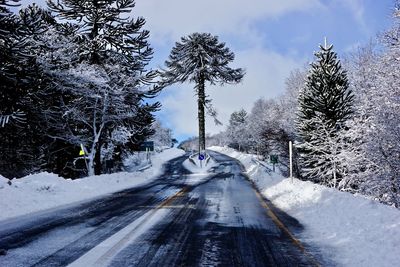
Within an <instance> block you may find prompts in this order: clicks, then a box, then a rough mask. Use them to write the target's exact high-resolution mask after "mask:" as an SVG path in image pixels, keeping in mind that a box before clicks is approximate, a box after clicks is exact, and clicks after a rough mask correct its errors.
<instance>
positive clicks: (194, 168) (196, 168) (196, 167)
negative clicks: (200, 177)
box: [183, 158, 217, 174]
mask: <svg viewBox="0 0 400 267" xmlns="http://www.w3.org/2000/svg"><path fill="white" fill-rule="evenodd" d="M194 160H197V159H194ZM197 161H199V160H197ZM201 164H202V167H200V163H197V164H194V163H193V162H191V161H190V160H189V159H187V160H185V161H184V162H183V167H185V168H186V169H187V170H188V171H190V172H191V173H202V174H206V173H208V172H209V170H210V169H211V168H213V167H215V166H216V165H217V164H216V163H215V161H214V160H213V159H212V158H211V159H210V160H209V161H208V163H207V164H205V161H204V160H203V162H202V163H201Z"/></svg>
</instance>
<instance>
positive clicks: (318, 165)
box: [297, 44, 354, 186]
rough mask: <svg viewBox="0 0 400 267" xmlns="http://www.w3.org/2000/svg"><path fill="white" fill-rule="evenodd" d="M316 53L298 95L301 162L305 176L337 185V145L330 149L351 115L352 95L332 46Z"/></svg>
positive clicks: (338, 175) (324, 47) (322, 48)
mask: <svg viewBox="0 0 400 267" xmlns="http://www.w3.org/2000/svg"><path fill="white" fill-rule="evenodd" d="M315 56H316V61H315V62H313V63H311V69H310V71H309V75H308V76H307V79H306V84H305V87H304V88H303V89H302V90H301V92H300V95H299V112H298V118H297V129H298V134H299V136H300V138H301V141H300V143H299V145H298V148H299V150H300V162H301V165H302V173H303V176H304V177H305V178H306V179H310V180H314V181H315V182H320V183H323V184H326V185H332V186H336V185H337V184H338V181H339V180H340V171H339V167H338V166H337V164H336V161H335V160H334V159H336V158H337V154H338V153H340V148H337V149H332V140H336V135H337V133H338V131H339V130H340V129H341V128H342V127H343V124H344V122H345V121H346V120H347V119H348V118H349V117H350V116H351V114H352V112H353V110H352V106H353V99H354V96H353V93H352V92H351V90H349V88H348V87H349V84H348V80H347V74H346V71H345V70H343V69H342V66H341V64H340V61H339V60H338V59H337V54H336V53H335V52H334V51H333V46H332V45H330V46H327V45H326V44H325V46H320V51H318V52H317V53H315ZM327 176H328V177H329V178H328V177H327ZM332 181H333V183H332Z"/></svg>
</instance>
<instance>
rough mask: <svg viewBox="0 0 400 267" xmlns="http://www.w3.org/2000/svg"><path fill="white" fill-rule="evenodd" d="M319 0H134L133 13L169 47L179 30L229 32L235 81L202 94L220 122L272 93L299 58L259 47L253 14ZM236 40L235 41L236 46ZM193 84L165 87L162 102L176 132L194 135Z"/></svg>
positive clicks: (302, 7) (278, 12)
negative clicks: (241, 71)
mask: <svg viewBox="0 0 400 267" xmlns="http://www.w3.org/2000/svg"><path fill="white" fill-rule="evenodd" d="M321 7H322V5H321V4H320V2H319V1H318V0H280V1H276V0H251V1H248V2H246V3H244V2H243V1H238V0H217V1H215V0H203V1H188V0H170V1H161V0H137V1H136V8H135V9H134V14H139V15H140V16H143V17H145V18H146V21H147V23H146V28H147V29H149V30H150V33H151V41H152V43H155V45H156V47H157V46H158V47H161V46H162V47H168V44H170V47H169V49H171V48H172V46H173V45H174V42H175V41H178V40H179V39H180V37H181V36H184V35H188V34H190V33H192V32H211V33H213V34H215V35H219V36H223V37H224V38H225V37H229V39H228V40H222V39H221V40H220V41H226V42H227V46H228V47H229V48H230V49H231V50H232V51H234V52H235V54H236V60H235V63H234V65H235V66H236V67H243V68H245V69H246V73H247V74H246V76H245V78H244V80H243V82H242V83H241V84H239V85H234V86H232V85H226V86H223V87H219V86H212V87H211V86H208V87H207V88H206V90H207V94H209V95H210V96H211V98H212V99H213V103H214V105H215V107H216V108H217V110H218V112H219V118H220V120H221V121H222V122H223V123H225V124H226V123H227V122H228V121H229V116H230V114H231V113H232V112H233V111H235V110H238V109H240V108H242V107H243V108H245V109H247V110H250V109H251V107H252V105H253V102H254V101H255V100H256V99H258V98H260V97H274V96H276V95H278V94H279V93H281V92H282V91H283V89H284V81H285V78H286V77H287V76H288V75H289V73H290V71H291V70H292V69H293V68H295V67H297V66H299V65H301V64H302V63H303V62H302V61H300V62H296V60H295V59H293V58H290V57H289V56H284V55H280V54H278V53H276V52H273V51H270V50H268V49H266V48H263V47H262V43H263V38H264V36H263V33H262V32H259V31H258V30H257V29H256V28H255V27H254V25H255V24H257V21H258V20H262V19H266V18H277V17H279V16H282V15H286V14H288V13H290V12H293V11H308V10H313V9H316V8H321ZM235 43H240V47H235V45H234V44H235ZM193 86H194V85H193V84H184V85H180V86H174V87H171V88H167V89H165V90H166V92H165V93H164V94H163V97H162V99H161V102H162V104H163V108H162V117H163V118H166V119H167V120H168V121H169V124H170V125H173V130H174V132H175V134H177V135H181V134H186V135H197V129H198V127H197V101H196V97H195V96H194V91H193ZM206 124H207V126H206V129H207V130H206V131H207V132H208V133H217V132H219V131H221V130H223V129H224V127H225V126H222V127H221V126H215V125H214V123H213V121H212V120H211V119H208V120H207V121H206Z"/></svg>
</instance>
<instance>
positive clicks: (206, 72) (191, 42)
mask: <svg viewBox="0 0 400 267" xmlns="http://www.w3.org/2000/svg"><path fill="white" fill-rule="evenodd" d="M234 59H235V55H234V53H233V52H231V51H230V50H229V48H227V47H226V46H225V43H220V42H219V40H218V37H217V36H213V35H211V34H209V33H193V34H191V35H189V36H187V37H182V38H181V42H177V43H176V44H175V47H173V48H172V51H171V54H170V56H169V59H168V60H167V61H166V62H165V65H166V67H167V68H166V70H163V71H161V74H162V77H163V79H162V82H161V85H162V86H163V87H164V86H167V85H170V84H173V83H184V82H187V81H189V82H194V83H195V84H196V86H195V91H196V94H197V96H198V100H197V103H198V120H199V153H202V152H203V151H204V150H205V147H206V145H205V112H204V111H205V108H207V111H208V113H209V115H211V116H213V117H214V118H216V112H215V110H214V109H213V108H212V106H211V104H210V101H211V100H210V99H207V98H206V94H205V84H206V82H209V83H210V84H217V83H219V84H221V85H223V84H226V83H228V84H229V83H230V84H236V83H239V82H240V81H241V80H242V78H243V76H244V70H243V69H241V68H238V69H233V68H231V67H229V63H231V62H232V61H233V60H234Z"/></svg>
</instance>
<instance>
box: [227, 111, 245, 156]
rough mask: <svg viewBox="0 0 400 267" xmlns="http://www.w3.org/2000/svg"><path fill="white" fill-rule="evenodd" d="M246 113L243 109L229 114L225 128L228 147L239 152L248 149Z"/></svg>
mask: <svg viewBox="0 0 400 267" xmlns="http://www.w3.org/2000/svg"><path fill="white" fill-rule="evenodd" d="M247 117H248V115H247V112H246V111H245V110H244V109H241V110H239V111H235V112H233V113H232V114H231V117H230V119H229V125H228V127H227V136H228V138H229V140H230V143H229V146H230V147H232V148H235V149H238V150H239V151H245V150H246V151H247V150H248V149H249V136H248V132H247V131H246V129H247Z"/></svg>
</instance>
